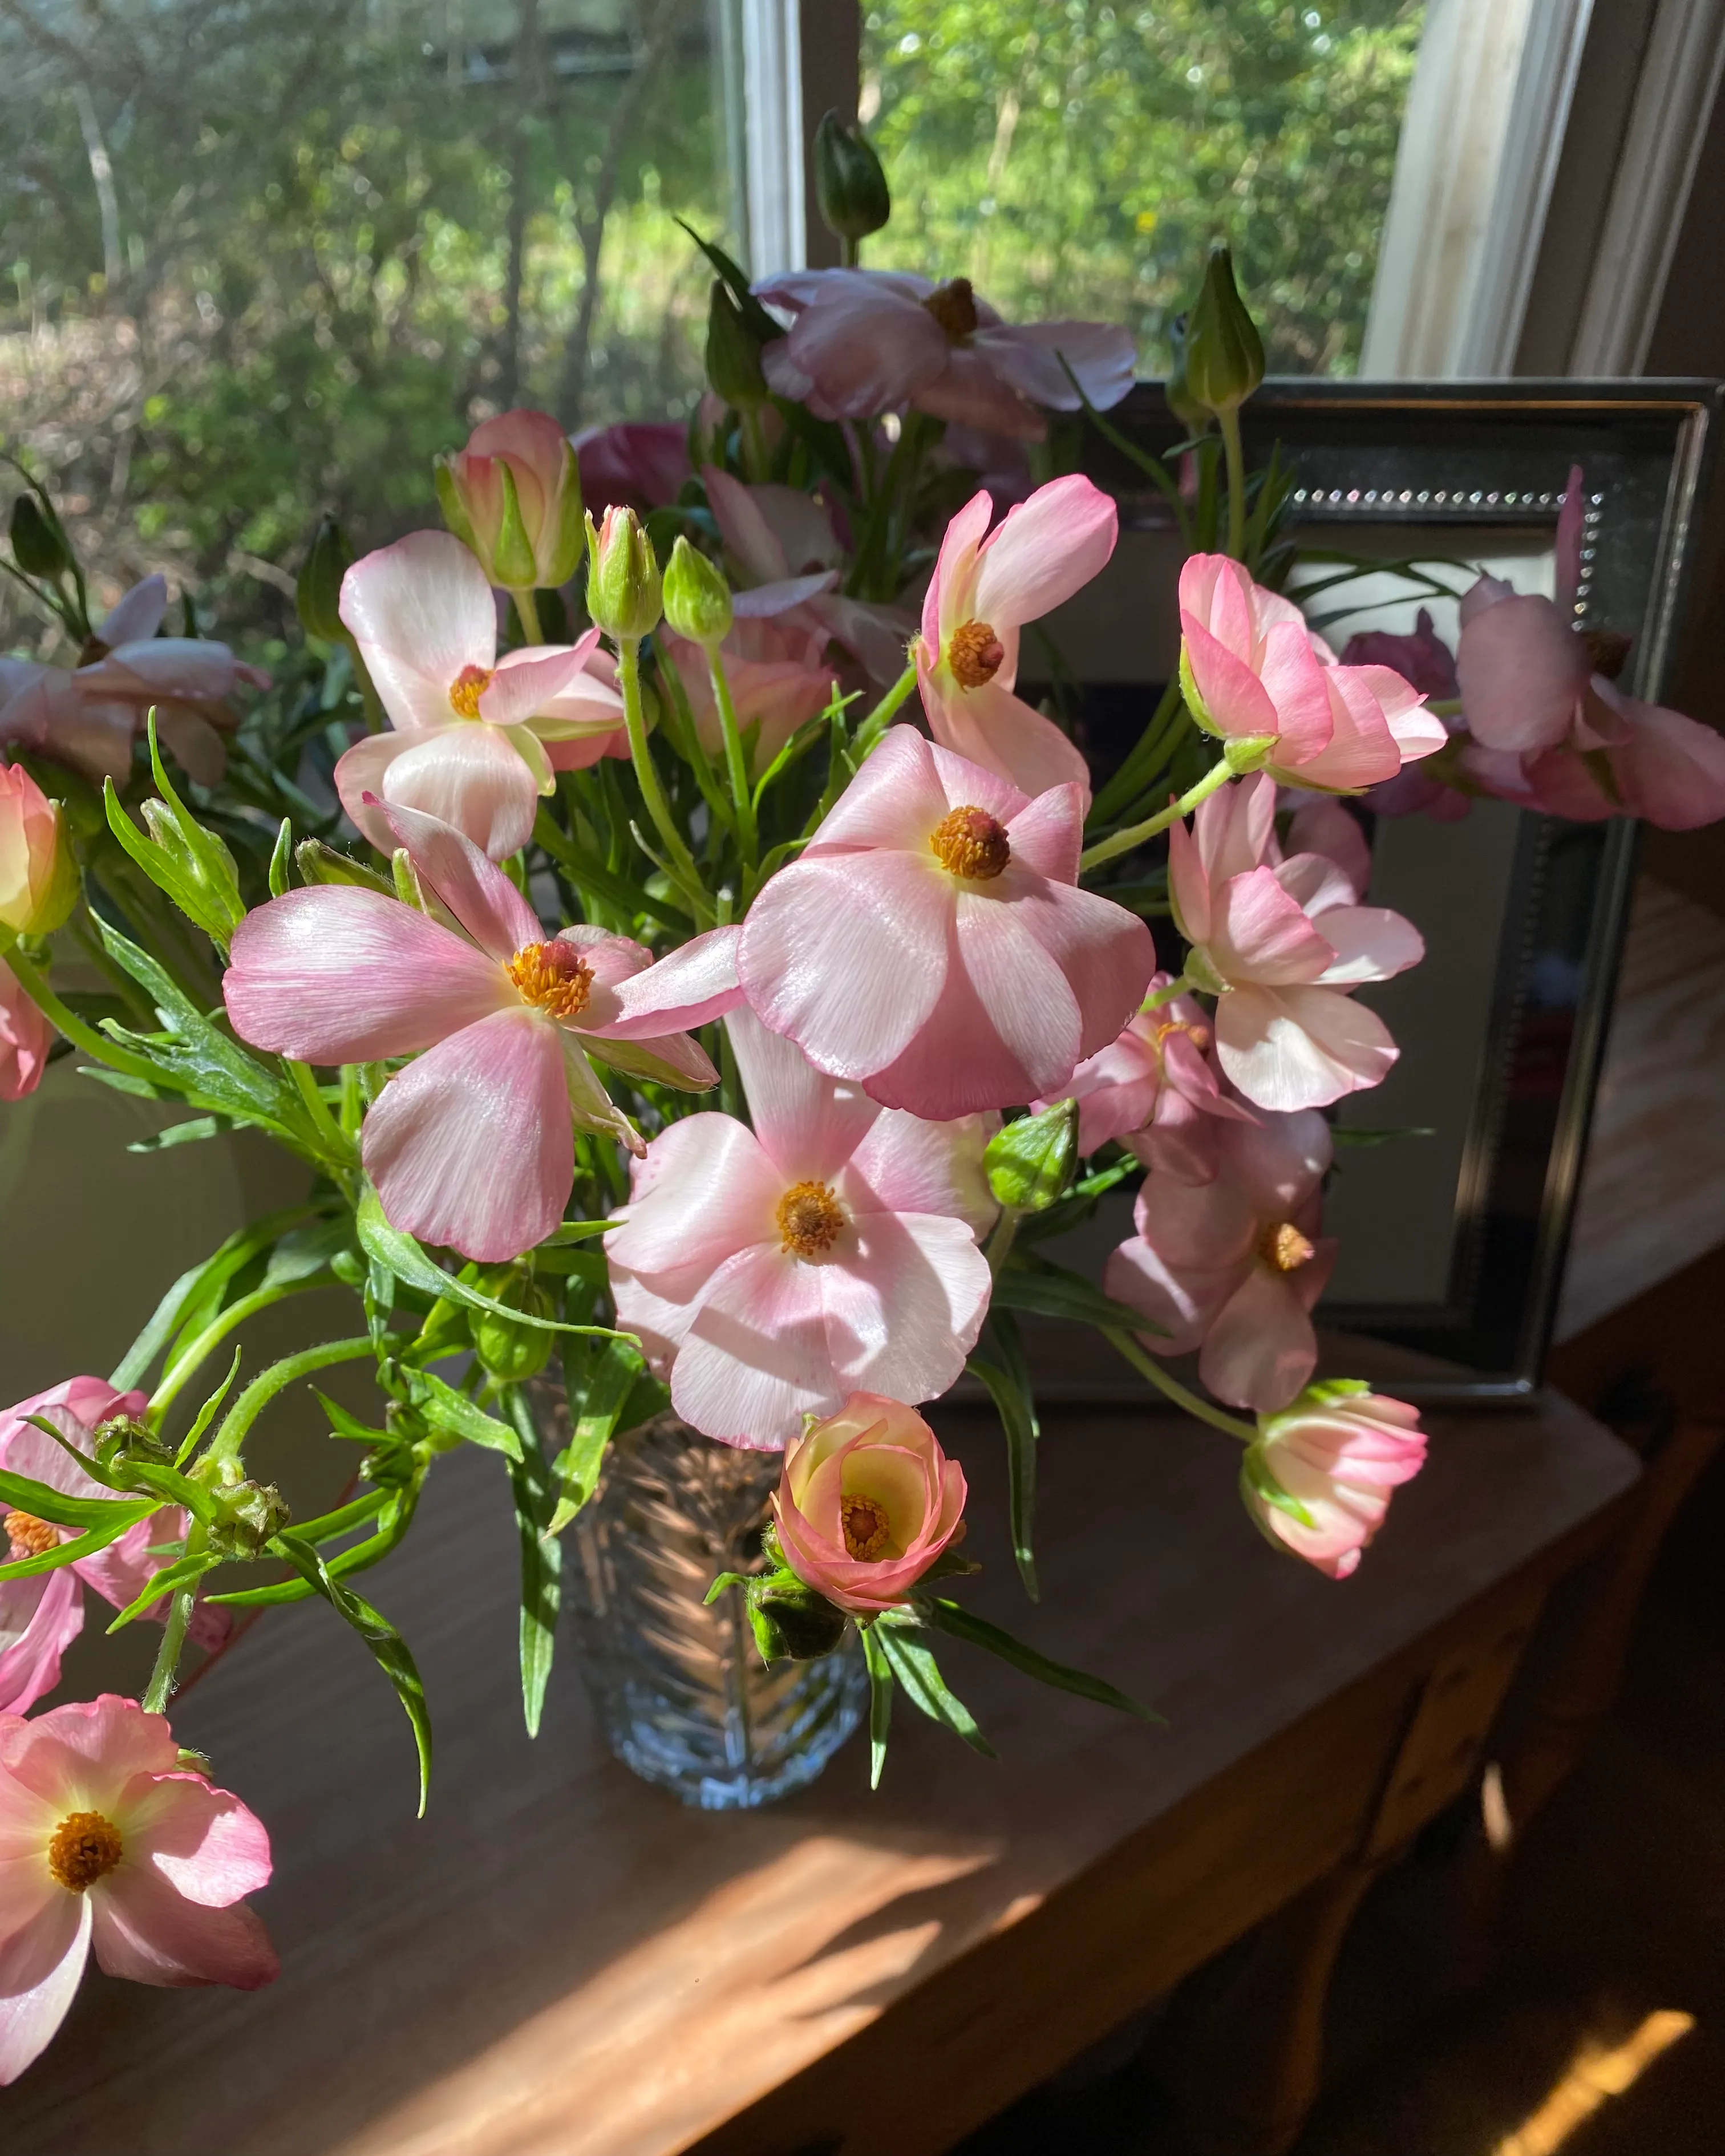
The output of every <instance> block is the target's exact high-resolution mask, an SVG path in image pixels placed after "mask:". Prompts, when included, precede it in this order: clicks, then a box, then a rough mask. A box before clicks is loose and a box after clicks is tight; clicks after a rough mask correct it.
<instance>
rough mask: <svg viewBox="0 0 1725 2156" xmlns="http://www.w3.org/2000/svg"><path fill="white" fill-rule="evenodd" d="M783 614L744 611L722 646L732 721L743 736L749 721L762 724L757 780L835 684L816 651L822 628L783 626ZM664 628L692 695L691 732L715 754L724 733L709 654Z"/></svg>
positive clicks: (821, 644) (821, 647)
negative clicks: (758, 616)
mask: <svg viewBox="0 0 1725 2156" xmlns="http://www.w3.org/2000/svg"><path fill="white" fill-rule="evenodd" d="M661 634H663V636H664V644H665V651H666V654H668V656H669V657H670V661H671V663H672V665H674V666H675V668H676V670H677V678H678V680H680V682H681V683H682V685H683V693H684V694H685V696H687V697H688V699H689V708H690V711H691V712H692V714H693V716H694V719H695V731H696V737H698V739H699V740H700V742H701V747H703V748H704V749H706V752H707V753H708V754H709V755H710V756H716V755H717V754H718V753H719V752H720V750H721V747H722V746H723V743H724V738H725V736H724V728H723V726H721V723H720V720H719V703H718V698H717V696H716V695H715V693H714V690H713V677H712V670H711V667H710V666H709V665H708V664H707V656H706V652H705V651H704V650H702V649H701V646H700V645H699V644H693V643H691V642H690V641H689V639H687V638H686V637H681V636H671V635H669V634H664V633H663V632H661ZM826 645H827V633H826V631H825V630H824V629H820V628H819V627H817V628H815V629H813V630H812V631H811V630H809V629H791V628H786V627H784V626H783V617H781V618H780V619H778V620H771V621H762V620H752V619H748V618H747V617H744V618H743V619H740V620H737V622H735V623H733V624H732V629H731V634H729V635H728V636H727V637H726V639H725V641H724V643H723V644H722V645H721V647H720V656H721V659H722V660H723V661H724V666H725V680H726V685H727V686H728V687H729V689H730V690H731V701H732V704H733V705H735V706H736V708H737V726H738V727H739V729H740V730H741V731H742V732H743V733H744V734H745V735H746V734H747V732H748V730H749V728H750V727H751V726H759V728H760V732H759V733H758V735H757V737H756V741H755V754H754V762H753V766H752V771H753V775H754V776H755V777H756V778H759V776H760V775H761V773H762V772H763V771H765V770H766V768H767V767H768V764H770V763H771V762H772V761H773V757H776V756H777V755H778V752H779V751H780V749H782V748H783V747H784V745H785V743H786V742H788V740H789V739H790V737H791V736H792V735H793V733H795V731H797V729H798V726H803V725H806V724H807V722H808V721H809V720H810V719H812V718H814V716H815V715H816V714H817V713H818V712H820V711H824V710H825V709H826V707H827V704H828V702H829V700H830V698H831V696H832V694H833V689H834V669H833V668H832V667H831V666H829V665H827V663H826V661H825V660H824V658H823V657H822V655H821V654H823V653H824V651H825V649H826Z"/></svg>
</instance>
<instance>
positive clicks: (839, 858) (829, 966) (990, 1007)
mask: <svg viewBox="0 0 1725 2156" xmlns="http://www.w3.org/2000/svg"><path fill="white" fill-rule="evenodd" d="M1083 819H1084V795H1083V793H1082V790H1081V788H1078V787H1076V786H1057V787H1054V788H1050V791H1049V792H1047V793H1041V794H1039V795H1038V796H1037V797H1036V798H1035V799H1034V801H1032V800H1029V799H1027V798H1025V796H1024V794H1023V793H1020V792H1019V789H1018V788H1016V787H1015V786H1013V785H1011V784H1009V783H1008V782H1007V781H1006V780H1005V779H1004V778H999V777H998V776H997V775H996V774H995V773H993V772H992V771H985V770H984V769H983V767H981V766H980V765H979V764H974V763H970V762H967V761H966V760H965V758H964V757H959V756H954V755H952V753H951V752H949V751H948V750H946V749H943V748H942V747H939V746H938V745H937V744H932V743H930V742H927V741H925V740H924V739H923V738H922V735H920V734H919V733H917V732H916V731H915V730H914V729H913V728H911V727H910V726H894V727H892V728H891V730H890V731H888V733H887V734H886V737H885V738H884V739H883V740H882V742H881V743H880V747H878V748H877V749H876V750H875V752H874V753H873V755H872V756H870V758H869V759H868V761H867V762H866V763H865V764H864V766H863V767H862V769H861V770H860V772H859V773H857V775H856V777H855V778H854V779H853V780H852V781H851V783H850V785H849V786H848V787H847V788H845V792H844V793H843V794H842V795H840V797H839V799H838V801H837V802H836V803H834V806H833V808H832V810H831V813H830V814H829V815H828V816H827V818H826V819H825V820H824V823H823V824H821V826H820V828H819V830H818V831H817V832H816V833H815V834H814V840H813V842H812V843H811V844H809V846H807V847H805V848H804V850H803V854H802V856H801V858H800V859H799V860H795V861H793V862H792V863H790V865H788V867H785V868H783V869H781V870H779V871H778V875H775V876H773V878H771V880H769V881H768V884H767V885H766V886H765V888H764V889H763V890H762V892H761V894H760V896H758V897H757V899H756V901H755V902H754V904H753V905H752V906H751V907H750V909H749V913H748V917H747V920H746V921H744V923H743V928H742V942H741V944H740V946H739V949H738V971H739V974H740V976H741V978H742V985H743V989H744V992H745V993H746V994H747V998H748V1000H749V1003H750V1004H751V1005H752V1007H753V1009H754V1011H755V1014H756V1015H757V1017H758V1018H760V1019H762V1020H763V1021H764V1022H765V1024H767V1025H768V1026H769V1027H770V1028H771V1029H772V1030H773V1032H775V1033H780V1034H785V1035H786V1036H787V1037H788V1039H792V1040H794V1041H795V1042H796V1043H797V1045H798V1047H799V1048H801V1049H802V1050H803V1053H804V1055H807V1056H808V1057H809V1060H810V1061H811V1062H812V1063H813V1064H814V1065H815V1066H816V1068H817V1069H819V1070H824V1071H826V1072H827V1073H828V1074H829V1075H830V1076H832V1077H834V1078H844V1079H848V1080H850V1081H853V1082H855V1083H859V1084H860V1085H861V1086H862V1088H863V1090H864V1091H865V1092H866V1093H867V1094H868V1095H869V1096H870V1098H871V1099H873V1100H876V1101H880V1102H881V1103H882V1104H883V1105H884V1106H887V1107H892V1108H908V1109H909V1110H910V1111H911V1113H912V1114H913V1115H918V1116H931V1117H932V1118H934V1119H935V1120H937V1121H940V1120H943V1119H945V1118H947V1117H949V1116H959V1115H964V1114H966V1113H968V1112H969V1111H973V1110H976V1109H983V1108H1004V1107H1009V1106H1020V1105H1022V1104H1023V1103H1024V1102H1025V1101H1034V1100H1038V1099H1043V1100H1054V1099H1057V1098H1058V1097H1060V1089H1061V1088H1062V1087H1063V1086H1065V1083H1066V1081H1067V1080H1068V1079H1069V1078H1070V1076H1071V1075H1072V1073H1073V1072H1074V1071H1075V1070H1076V1069H1077V1067H1078V1065H1080V1064H1081V1062H1082V1061H1083V1060H1084V1059H1085V1057H1086V1056H1087V1055H1096V1052H1097V1051H1098V1050H1100V1049H1102V1048H1106V1046H1107V1045H1108V1043H1109V1042H1110V1041H1111V1040H1112V1039H1114V1038H1115V1037H1116V1036H1117V1034H1118V1033H1119V1032H1120V1030H1121V1029H1122V1026H1124V1024H1126V1022H1127V1019H1129V1018H1130V1017H1131V1016H1132V1013H1133V1012H1134V1011H1135V1010H1136V1009H1137V1007H1138V1005H1139V1004H1140V1002H1141V1001H1142V998H1143V994H1144V990H1145V988H1146V987H1147V984H1148V983H1149V979H1150V976H1151V974H1152V973H1153V972H1154V971H1155V967H1156V952H1155V949H1154V947H1153V944H1152V942H1151V941H1150V932H1149V930H1148V929H1147V927H1145V926H1144V924H1143V922H1142V921H1140V920H1139V919H1138V918H1137V916H1136V915H1135V914H1131V913H1128V912H1127V911H1126V909H1125V908H1124V907H1123V906H1116V905H1115V904H1114V903H1113V901H1111V900H1109V899H1106V898H1100V897H1098V896H1096V894H1095V893H1094V892H1091V891H1080V890H1079V889H1078V888H1077V875H1078V855H1079V848H1080V845H1081V834H1082V828H1083Z"/></svg>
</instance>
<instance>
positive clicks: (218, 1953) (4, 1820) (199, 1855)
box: [0, 1692, 280, 2087]
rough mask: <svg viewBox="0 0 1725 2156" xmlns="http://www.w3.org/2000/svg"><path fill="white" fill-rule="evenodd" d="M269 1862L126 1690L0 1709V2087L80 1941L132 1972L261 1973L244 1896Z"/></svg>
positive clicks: (44, 2034) (262, 1950) (76, 1957)
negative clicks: (26, 1714)
mask: <svg viewBox="0 0 1725 2156" xmlns="http://www.w3.org/2000/svg"><path fill="white" fill-rule="evenodd" d="M271 1868H272V1867H271V1863H270V1837H269V1835H268V1834H267V1833H266V1832H265V1831H264V1825H263V1823H262V1821H261V1820H259V1819H258V1818H257V1817H256V1815H254V1813H252V1812H250V1811H249V1810H248V1809H246V1807H245V1806H244V1804H242V1803H241V1802H240V1801H239V1798H238V1797H236V1796H233V1795H231V1794H229V1793H228V1791H227V1790H226V1789H216V1788H215V1787H213V1784H210V1783H209V1782H208V1781H206V1780H205V1779H204V1778H203V1775H202V1774H193V1773H191V1772H189V1771H187V1768H186V1767H185V1766H184V1764H183V1763H182V1758H181V1754H180V1749H179V1747H178V1746H177V1744H176V1743H175V1742H174V1739H173V1736H172V1732H171V1731H170V1730H169V1728H168V1726H167V1722H165V1721H164V1720H163V1719H162V1717H161V1716H160V1715H159V1714H146V1713H145V1712H144V1711H143V1709H142V1708H141V1707H139V1706H138V1704H137V1702H136V1701H135V1700H130V1699H120V1698H117V1697H116V1696H115V1695H114V1694H113V1693H111V1692H105V1693H104V1694H103V1695H102V1697H100V1699H95V1700H89V1701H79V1702H75V1703H74V1704H73V1705H71V1706H68V1707H55V1708H54V1709H53V1710H52V1711H51V1712H49V1713H47V1714H42V1715H38V1716H37V1717H35V1718H34V1719H33V1721H28V1722H27V1721H25V1720H24V1719H23V1717H22V1716H19V1715H7V1716H0V2087H3V2086H5V2085H6V2084H8V2083H9V2082H15V2081H16V2080H17V2079H18V2076H19V2075H20V2074H21V2073H23V2071H24V2069H25V2068H26V2067H27V2066H28V2065H29V2064H30V2063H31V2061H33V2059H35V2058H36V2057H38V2056H39V2055H40V2053H41V2052H42V2051H44V2049H45V2048H46V2046H47V2045H48V2044H49V2041H50V2040H52V2038H53V2036H54V2031H55V2030H57V2029H58V2028H59V2025H60V2023H61V2022H62V2021H63V2020H64V2019H65V2017H66V2012H67V2010H68V2009H69V2006H70V2005H71V2004H72V2000H73V1998H74V1995H75V1994H76V1993H77V1989H78V1985H79V1982H80V1979H81V1978H82V1976H83V1974H84V1967H85V1961H86V1960H87V1959H88V1958H89V1954H90V1948H91V1947H92V1946H94V1948H95V1958H96V1961H97V1963H98V1964H99V1965H100V1967H101V1968H102V1969H105V1971H106V1972H107V1974H109V1975H110V1976H123V1977H127V1978H130V1979H131V1981H132V1982H133V1983H135V1984H162V1985H185V1984H233V1985H234V1986H235V1987H236V1988H237V1989H239V1990H242V1991H254V1990H256V1989H258V1987H259V1985H260V1984H268V1983H270V1981H271V1980H272V1979H273V1978H274V1977H275V1975H276V1974H278V1972H279V1969H280V1963H279V1962H278V1961H277V1959H276V1957H275V1948H273V1947H272V1946H271V1945H270V1938H269V1934H268V1933H266V1932H265V1931H264V1927H263V1925H262V1923H261V1922H259V1919H258V1917H257V1916H256V1915H255V1914H254V1912H253V1911H252V1909H251V1908H250V1907H249V1905H248V1903H247V1902H246V1901H245V1898H244V1897H245V1896H247V1895H248V1894H255V1893H256V1892H258V1891H259V1889H260V1888H261V1887H264V1886H268V1885H269V1883H270V1871H271Z"/></svg>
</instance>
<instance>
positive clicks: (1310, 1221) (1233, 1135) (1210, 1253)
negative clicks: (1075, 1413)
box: [1103, 1109, 1336, 1412]
mask: <svg viewBox="0 0 1725 2156" xmlns="http://www.w3.org/2000/svg"><path fill="white" fill-rule="evenodd" d="M1217 1148H1218V1153H1219V1160H1218V1165H1217V1173H1216V1174H1215V1176H1214V1179H1213V1180H1212V1181H1210V1182H1209V1183H1205V1184H1203V1185H1201V1186H1200V1185H1196V1184H1193V1183H1186V1182H1183V1181H1181V1179H1180V1178H1178V1176H1173V1175H1169V1174H1168V1173H1166V1172H1165V1171H1164V1170H1163V1169H1160V1168H1153V1169H1152V1171H1151V1172H1150V1173H1149V1174H1148V1175H1147V1176H1146V1177H1145V1178H1144V1181H1143V1183H1142V1187H1141V1188H1140V1189H1139V1192H1138V1197H1137V1205H1136V1207H1135V1208H1134V1210H1133V1214H1132V1218H1133V1221H1134V1223H1135V1224H1136V1227H1137V1234H1136V1235H1133V1236H1132V1238H1131V1239H1130V1240H1128V1241H1127V1242H1124V1243H1122V1245H1120V1247H1119V1249H1118V1250H1116V1251H1115V1252H1114V1254H1113V1255H1112V1256H1111V1258H1110V1259H1109V1260H1108V1265H1107V1270H1106V1272H1105V1273H1104V1275H1103V1285H1104V1286H1105V1287H1106V1290H1107V1291H1108V1293H1109V1294H1110V1295H1111V1296H1113V1297H1114V1298H1115V1300H1116V1301H1118V1302H1123V1303H1126V1304H1127V1305H1128V1306H1130V1307H1131V1308H1132V1309H1133V1310H1138V1311H1142V1312H1143V1314H1144V1316H1145V1317H1147V1318H1148V1319H1149V1320H1150V1321H1151V1322H1152V1323H1153V1324H1155V1325H1158V1326H1159V1327H1161V1328H1162V1330H1161V1331H1160V1332H1147V1333H1144V1334H1142V1335H1141V1336H1140V1337H1141V1340H1142V1345H1143V1346H1144V1347H1147V1349H1148V1350H1149V1351H1150V1353H1152V1354H1153V1355H1187V1354H1190V1353H1191V1352H1192V1350H1193V1349H1194V1347H1195V1348H1197V1349H1198V1350H1199V1364H1198V1368H1199V1376H1200V1377H1201V1378H1203V1379H1204V1383H1205V1384H1206V1385H1208V1386H1209V1389H1210V1390H1211V1392H1213V1393H1214V1394H1215V1396H1216V1398H1217V1399H1219V1400H1227V1401H1229V1402H1230V1404H1232V1405H1234V1406H1235V1407H1243V1408H1254V1409H1263V1410H1265V1411H1266V1412H1272V1411H1274V1410H1275V1409H1277V1408H1281V1407H1286V1404H1287V1403H1288V1402H1289V1401H1290V1400H1291V1399H1292V1398H1293V1397H1294V1395H1295V1394H1296V1393H1297V1392H1298V1391H1299V1389H1300V1388H1301V1385H1303V1384H1304V1383H1306V1381H1307V1378H1309V1377H1310V1376H1311V1375H1312V1369H1313V1367H1314V1365H1315V1364H1316V1363H1317V1337H1316V1335H1315V1334H1314V1333H1313V1332H1312V1318H1311V1316H1310V1312H1311V1310H1312V1305H1313V1304H1314V1303H1315V1302H1316V1301H1317V1298H1318V1296H1320V1295H1321V1294H1322V1291H1323V1286H1324V1283H1325V1281H1327V1279H1328V1278H1329V1276H1330V1272H1331V1270H1332V1266H1333V1265H1334V1264H1335V1255H1336V1246H1335V1245H1334V1243H1333V1242H1328V1241H1325V1240H1322V1238H1321V1236H1320V1234H1319V1227H1320V1221H1321V1216H1322V1195H1321V1190H1320V1186H1321V1184H1322V1181H1323V1177H1324V1173H1325V1171H1326V1170H1327V1168H1328V1167H1329V1165H1330V1158H1331V1147H1330V1132H1329V1126H1328V1125H1327V1123H1326V1122H1325V1121H1324V1119H1323V1117H1322V1116H1320V1115H1317V1114H1316V1113H1314V1112H1313V1111H1312V1110H1310V1109H1307V1110H1305V1111H1301V1113H1300V1114H1298V1115H1291V1116H1281V1115H1270V1116H1265V1117H1264V1118H1263V1119H1262V1121H1261V1122H1255V1123H1246V1122H1232V1123H1228V1124H1226V1125H1224V1127H1223V1128H1222V1131H1221V1133H1220V1136H1219V1138H1218V1141H1217Z"/></svg>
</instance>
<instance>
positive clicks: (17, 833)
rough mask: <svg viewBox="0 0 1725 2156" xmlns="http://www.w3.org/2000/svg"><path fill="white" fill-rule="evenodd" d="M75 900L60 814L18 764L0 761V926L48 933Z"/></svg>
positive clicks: (72, 864) (74, 876) (74, 871)
mask: <svg viewBox="0 0 1725 2156" xmlns="http://www.w3.org/2000/svg"><path fill="white" fill-rule="evenodd" d="M77 901H78V863H77V861H76V860H74V857H73V853H72V846H71V842H70V840H69V839H68V838H67V836H66V819H65V818H64V816H62V815H61V814H60V812H59V808H58V807H57V806H56V805H55V804H54V803H53V802H52V801H50V800H49V798H48V796H47V795H46V794H45V793H44V792H43V791H42V788H40V787H39V785H38V784H37V783H36V782H35V780H34V779H33V778H31V776H30V774H29V773H28V771H26V770H25V769H24V767H23V765H22V764H21V763H0V927H6V928H9V929H11V930H12V932H13V934H14V935H17V936H49V935H52V934H53V932H54V930H55V929H56V928H58V927H60V925H61V924H62V923H63V922H64V920H65V919H66V916H68V915H69V913H70V912H71V911H72V908H73V906H74V905H76V903H77Z"/></svg>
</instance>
